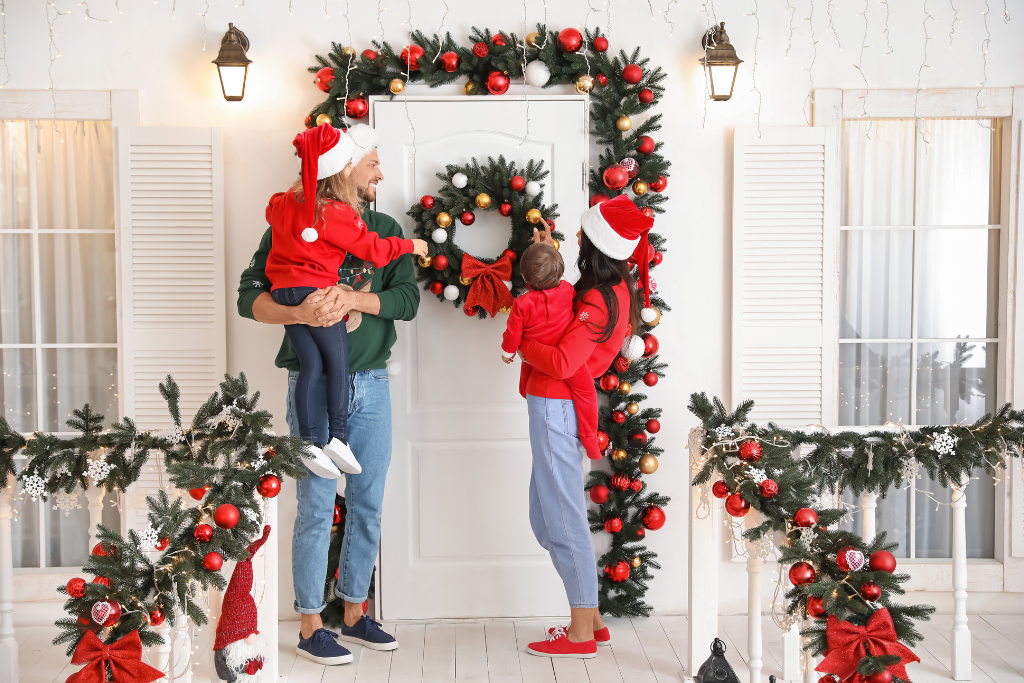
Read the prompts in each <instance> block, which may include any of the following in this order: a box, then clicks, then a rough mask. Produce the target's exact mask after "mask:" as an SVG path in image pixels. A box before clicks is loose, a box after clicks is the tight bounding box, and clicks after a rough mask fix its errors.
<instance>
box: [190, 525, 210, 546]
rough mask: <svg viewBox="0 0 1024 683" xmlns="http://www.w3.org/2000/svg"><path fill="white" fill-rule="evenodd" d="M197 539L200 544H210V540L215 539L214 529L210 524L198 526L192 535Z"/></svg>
mask: <svg viewBox="0 0 1024 683" xmlns="http://www.w3.org/2000/svg"><path fill="white" fill-rule="evenodd" d="M192 535H193V536H195V537H196V540H197V541H199V542H200V543H209V542H210V539H211V538H213V527H212V526H210V525H209V524H198V525H196V530H195V532H193V534H192Z"/></svg>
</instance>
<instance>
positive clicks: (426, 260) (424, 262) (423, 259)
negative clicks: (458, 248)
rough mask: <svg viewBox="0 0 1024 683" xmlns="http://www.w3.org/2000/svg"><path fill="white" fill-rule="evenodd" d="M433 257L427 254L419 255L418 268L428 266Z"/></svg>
mask: <svg viewBox="0 0 1024 683" xmlns="http://www.w3.org/2000/svg"><path fill="white" fill-rule="evenodd" d="M433 262H434V259H432V258H430V257H429V256H420V268H429V267H430V264H431V263H433Z"/></svg>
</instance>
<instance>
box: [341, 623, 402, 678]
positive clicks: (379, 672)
mask: <svg viewBox="0 0 1024 683" xmlns="http://www.w3.org/2000/svg"><path fill="white" fill-rule="evenodd" d="M381 629H382V630H383V631H385V632H386V633H390V634H391V635H395V624H394V623H388V622H384V623H383V624H381ZM349 645H351V643H346V644H345V646H346V647H348V646H349ZM355 647H359V648H360V649H361V650H362V652H361V653H360V655H359V662H358V663H356V662H353V664H358V666H359V668H358V669H357V670H356V682H357V683H388V677H389V676H390V675H391V651H388V652H382V651H380V650H371V649H370V648H368V647H361V646H355ZM350 649H351V648H350Z"/></svg>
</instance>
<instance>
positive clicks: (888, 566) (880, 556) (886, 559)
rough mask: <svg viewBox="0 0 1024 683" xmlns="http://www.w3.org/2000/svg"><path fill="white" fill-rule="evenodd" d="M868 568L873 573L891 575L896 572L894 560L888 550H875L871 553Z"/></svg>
mask: <svg viewBox="0 0 1024 683" xmlns="http://www.w3.org/2000/svg"><path fill="white" fill-rule="evenodd" d="M868 566H869V567H871V571H873V572H889V573H890V574H892V573H893V572H894V571H896V558H895V557H893V555H892V553H890V552H889V551H888V550H876V551H875V552H873V553H871V559H870V560H868Z"/></svg>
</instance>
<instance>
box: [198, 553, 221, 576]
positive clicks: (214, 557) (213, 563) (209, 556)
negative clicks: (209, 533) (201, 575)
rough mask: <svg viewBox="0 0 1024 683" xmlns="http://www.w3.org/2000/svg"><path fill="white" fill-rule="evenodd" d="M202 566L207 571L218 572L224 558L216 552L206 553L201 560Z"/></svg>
mask: <svg viewBox="0 0 1024 683" xmlns="http://www.w3.org/2000/svg"><path fill="white" fill-rule="evenodd" d="M203 566H204V567H206V570H207V571H211V572H218V571H220V568H221V567H223V566H224V558H223V557H221V556H220V553H218V552H216V551H211V552H208V553H206V557H204V558H203Z"/></svg>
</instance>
